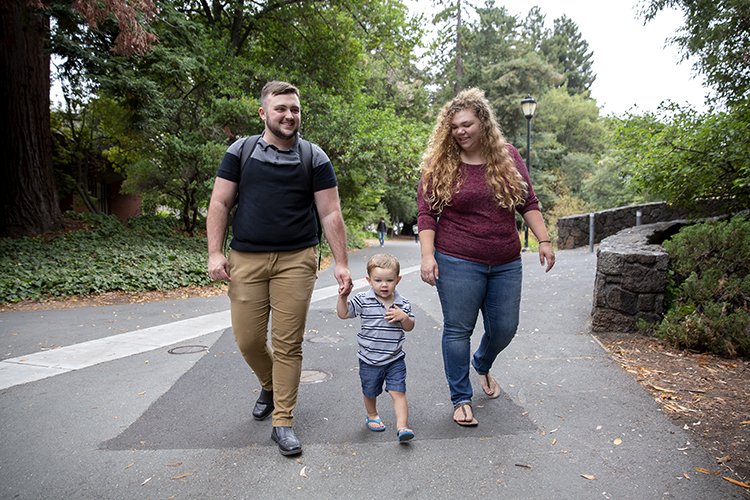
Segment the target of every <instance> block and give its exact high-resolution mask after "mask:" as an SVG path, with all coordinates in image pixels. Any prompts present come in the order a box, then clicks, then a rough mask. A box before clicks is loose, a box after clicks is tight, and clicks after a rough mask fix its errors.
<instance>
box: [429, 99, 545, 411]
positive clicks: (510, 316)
mask: <svg viewBox="0 0 750 500" xmlns="http://www.w3.org/2000/svg"><path fill="white" fill-rule="evenodd" d="M417 204H418V207H419V213H418V223H419V242H420V245H421V248H422V265H421V275H422V280H423V281H424V282H426V283H428V284H430V285H432V286H437V290H438V296H439V297H440V305H441V306H442V310H443V340H442V348H443V364H444V368H445V376H446V378H447V380H448V386H449V388H450V393H451V402H452V403H453V420H455V421H456V423H457V424H459V425H465V426H472V425H477V420H476V419H475V418H474V413H473V409H472V407H471V398H472V395H473V393H472V389H471V382H470V380H469V366H470V364H473V366H474V370H476V372H477V374H479V381H480V383H481V385H482V389H483V390H484V392H485V394H486V395H487V396H489V397H490V398H496V397H498V396H499V395H500V392H501V389H500V386H499V384H498V383H497V381H496V380H495V379H493V378H492V375H490V368H492V364H493V363H494V362H495V359H496V358H497V356H498V354H499V353H500V351H502V350H503V349H505V348H506V347H507V346H508V345H509V344H510V342H511V340H513V337H514V336H515V334H516V330H517V328H518V319H519V307H520V303H521V279H522V275H523V270H522V268H521V240H520V238H519V236H518V230H517V228H516V219H515V213H516V212H518V213H519V214H521V217H523V219H524V221H526V223H527V224H528V225H529V227H530V228H531V230H532V231H533V232H534V234H535V235H536V237H537V238H538V239H539V261H540V263H541V264H542V265H545V264H546V266H547V271H549V270H550V269H552V266H553V265H554V264H555V252H554V251H553V250H552V244H551V243H550V238H549V235H548V234H547V229H546V228H545V227H544V219H543V218H542V212H541V211H540V209H539V200H537V197H536V195H535V194H534V190H533V189H532V187H531V178H530V177H529V172H528V170H527V169H526V166H525V165H524V163H523V159H522V158H521V155H520V154H518V151H516V149H515V148H514V147H513V146H511V145H510V144H508V143H506V142H505V138H504V137H503V136H502V133H501V132H500V128H499V127H498V125H497V122H496V120H495V116H494V113H493V111H492V106H491V105H490V103H489V101H488V100H487V98H486V97H485V96H484V93H483V92H482V91H481V90H478V89H467V90H464V91H463V92H461V93H459V94H458V95H457V96H456V97H455V98H454V99H453V100H452V101H450V102H448V103H447V104H446V105H445V106H444V107H443V109H442V111H441V112H440V115H439V118H438V121H437V123H436V125H435V128H434V129H433V132H432V136H431V137H430V141H429V143H428V146H427V151H426V152H425V154H424V164H423V168H422V179H421V180H420V181H419V190H418V195H417ZM480 311H481V312H482V318H483V320H484V334H483V335H482V339H481V341H480V343H479V346H478V348H477V350H476V351H475V352H474V355H473V356H472V355H471V334H472V333H473V332H474V327H475V325H476V322H477V318H478V316H479V312H480Z"/></svg>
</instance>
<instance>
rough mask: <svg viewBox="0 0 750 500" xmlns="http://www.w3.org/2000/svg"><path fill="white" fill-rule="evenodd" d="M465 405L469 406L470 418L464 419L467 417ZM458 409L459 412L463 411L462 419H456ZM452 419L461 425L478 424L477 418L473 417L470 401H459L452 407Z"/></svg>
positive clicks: (472, 425) (471, 425) (474, 425)
mask: <svg viewBox="0 0 750 500" xmlns="http://www.w3.org/2000/svg"><path fill="white" fill-rule="evenodd" d="M467 406H468V407H469V410H470V411H471V420H466V419H467V418H468V417H469V414H468V413H467V412H466V407H467ZM458 410H461V412H462V413H463V416H464V420H456V412H457V411H458ZM453 421H454V422H456V423H457V424H458V425H461V426H463V427H476V426H477V425H479V422H477V419H476V418H474V411H473V410H472V408H471V403H468V402H466V403H459V404H457V405H456V406H454V407H453Z"/></svg>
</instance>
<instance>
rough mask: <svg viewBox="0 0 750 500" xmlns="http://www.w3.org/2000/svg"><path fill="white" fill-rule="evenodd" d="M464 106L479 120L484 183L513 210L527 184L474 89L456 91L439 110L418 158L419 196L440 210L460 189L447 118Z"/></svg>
mask: <svg viewBox="0 0 750 500" xmlns="http://www.w3.org/2000/svg"><path fill="white" fill-rule="evenodd" d="M465 109H470V110H471V111H473V112H474V114H475V115H476V117H477V118H478V119H479V131H480V141H481V146H482V156H483V157H484V160H485V162H486V163H485V167H486V172H487V182H488V183H489V184H490V186H492V189H493V190H494V191H495V199H496V200H497V204H498V205H499V206H500V207H502V208H505V209H508V210H513V209H515V207H516V206H518V205H522V204H523V203H524V200H525V198H526V195H527V193H528V186H527V185H526V181H525V180H524V179H523V177H521V174H520V172H518V170H517V169H516V168H515V165H513V159H512V158H511V156H510V153H508V149H507V148H506V143H505V138H504V137H503V134H502V132H500V127H499V126H498V124H497V121H496V120H495V114H494V113H493V112H492V106H491V105H490V102H489V101H488V100H487V98H486V97H485V96H484V92H483V91H482V90H480V89H476V88H471V89H466V90H464V91H462V92H460V93H459V94H458V95H457V96H456V97H455V98H453V100H452V101H450V102H448V103H447V104H446V105H445V106H443V109H442V110H441V111H440V115H439V116H438V120H437V123H436V124H435V128H434V129H433V130H432V135H431V136H430V141H429V142H428V144H427V149H426V150H425V153H424V155H423V157H422V176H423V180H422V196H423V197H424V199H425V200H427V202H428V203H429V205H430V208H431V209H432V210H434V211H435V212H438V213H440V212H442V211H443V209H444V208H445V207H446V206H448V205H450V202H451V199H452V197H453V195H454V193H458V192H459V190H460V189H461V184H462V183H463V179H461V169H460V166H461V148H460V146H459V145H458V143H457V142H456V141H455V140H454V139H453V135H452V134H451V121H452V120H453V117H454V116H455V115H456V113H458V112H459V111H463V110H465ZM454 186H455V187H454Z"/></svg>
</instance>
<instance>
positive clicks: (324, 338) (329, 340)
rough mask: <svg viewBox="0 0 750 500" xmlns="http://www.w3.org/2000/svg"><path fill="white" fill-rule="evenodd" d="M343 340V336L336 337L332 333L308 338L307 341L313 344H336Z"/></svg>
mask: <svg viewBox="0 0 750 500" xmlns="http://www.w3.org/2000/svg"><path fill="white" fill-rule="evenodd" d="M342 340H344V339H343V338H342V337H334V336H332V335H319V336H315V337H308V338H307V341H308V342H312V343H313V344H336V343H338V342H341V341H342Z"/></svg>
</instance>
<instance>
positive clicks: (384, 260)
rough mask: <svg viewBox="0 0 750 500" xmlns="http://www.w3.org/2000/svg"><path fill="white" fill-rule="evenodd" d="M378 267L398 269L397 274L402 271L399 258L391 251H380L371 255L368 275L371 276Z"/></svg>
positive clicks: (368, 262) (368, 263)
mask: <svg viewBox="0 0 750 500" xmlns="http://www.w3.org/2000/svg"><path fill="white" fill-rule="evenodd" d="M376 267H379V268H380V269H393V270H394V271H396V276H398V275H399V274H400V273H401V265H400V264H399V263H398V259H397V258H396V257H394V256H393V255H391V254H389V253H379V254H375V255H373V256H372V257H370V260H368V261H367V275H368V276H369V275H370V273H371V272H372V270H373V269H375V268H376Z"/></svg>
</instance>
